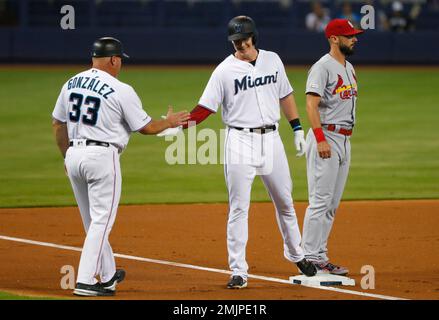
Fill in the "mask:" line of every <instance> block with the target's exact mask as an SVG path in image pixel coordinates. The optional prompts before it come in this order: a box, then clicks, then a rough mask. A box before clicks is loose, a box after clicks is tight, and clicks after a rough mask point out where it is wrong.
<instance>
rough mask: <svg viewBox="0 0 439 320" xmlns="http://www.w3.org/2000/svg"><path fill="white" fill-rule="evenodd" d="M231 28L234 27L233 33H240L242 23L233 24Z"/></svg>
mask: <svg viewBox="0 0 439 320" xmlns="http://www.w3.org/2000/svg"><path fill="white" fill-rule="evenodd" d="M233 28H234V29H235V33H241V32H242V24H241V23H237V24H235V26H234V27H233Z"/></svg>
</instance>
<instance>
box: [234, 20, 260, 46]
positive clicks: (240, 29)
mask: <svg viewBox="0 0 439 320" xmlns="http://www.w3.org/2000/svg"><path fill="white" fill-rule="evenodd" d="M227 28H228V31H229V37H228V39H229V41H235V40H239V39H246V38H249V37H253V43H254V44H256V41H257V39H258V31H257V30H256V24H255V22H254V21H253V19H252V18H250V17H247V16H237V17H234V18H233V19H232V20H230V22H229V25H228V27H227Z"/></svg>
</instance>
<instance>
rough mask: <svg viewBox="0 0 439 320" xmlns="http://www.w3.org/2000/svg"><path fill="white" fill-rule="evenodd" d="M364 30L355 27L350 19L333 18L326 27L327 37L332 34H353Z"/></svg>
mask: <svg viewBox="0 0 439 320" xmlns="http://www.w3.org/2000/svg"><path fill="white" fill-rule="evenodd" d="M363 32H364V31H363V30H358V29H355V28H354V25H353V24H352V23H351V22H350V21H349V20H348V19H334V20H331V21H330V22H329V23H328V25H327V26H326V29H325V35H326V38H329V37H330V36H353V35H356V34H360V33H363Z"/></svg>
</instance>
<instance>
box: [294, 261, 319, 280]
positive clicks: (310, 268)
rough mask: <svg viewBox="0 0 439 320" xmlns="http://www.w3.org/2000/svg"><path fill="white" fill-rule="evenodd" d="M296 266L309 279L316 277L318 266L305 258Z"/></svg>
mask: <svg viewBox="0 0 439 320" xmlns="http://www.w3.org/2000/svg"><path fill="white" fill-rule="evenodd" d="M296 266H297V268H299V270H300V272H301V273H303V274H304V275H305V276H307V277H312V276H315V275H316V273H317V268H316V266H315V265H314V264H313V263H312V262H310V261H308V260H306V259H305V258H303V259H302V260H300V261H299V262H296Z"/></svg>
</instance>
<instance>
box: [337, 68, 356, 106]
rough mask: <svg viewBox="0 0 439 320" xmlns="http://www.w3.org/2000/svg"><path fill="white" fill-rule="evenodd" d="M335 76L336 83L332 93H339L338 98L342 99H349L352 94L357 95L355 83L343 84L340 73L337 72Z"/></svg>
mask: <svg viewBox="0 0 439 320" xmlns="http://www.w3.org/2000/svg"><path fill="white" fill-rule="evenodd" d="M337 76H338V79H337V84H336V85H335V88H334V90H332V94H333V95H336V94H340V98H342V99H343V100H346V99H351V98H352V97H353V96H357V84H354V85H345V84H344V82H343V78H342V77H341V75H339V74H337ZM355 81H356V79H355Z"/></svg>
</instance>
